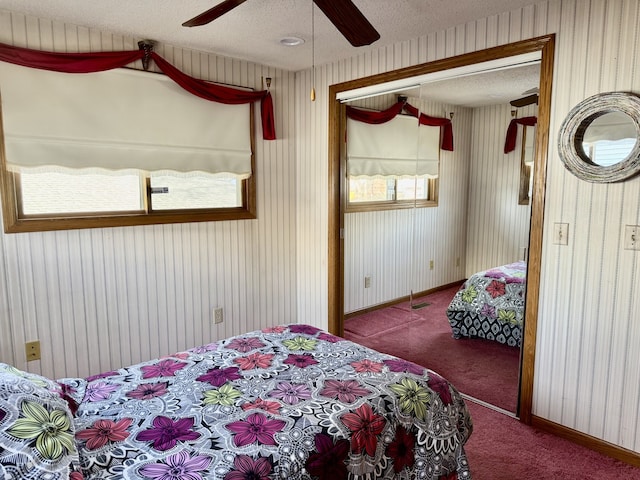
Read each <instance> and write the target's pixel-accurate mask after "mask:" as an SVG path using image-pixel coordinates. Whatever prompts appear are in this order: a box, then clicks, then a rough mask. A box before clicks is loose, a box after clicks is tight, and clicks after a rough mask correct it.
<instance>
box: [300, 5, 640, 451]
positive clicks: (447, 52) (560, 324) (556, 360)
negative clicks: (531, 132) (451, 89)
mask: <svg viewBox="0 0 640 480" xmlns="http://www.w3.org/2000/svg"><path fill="white" fill-rule="evenodd" d="M549 33H556V34H557V37H556V57H555V71H554V79H553V92H552V112H551V125H550V133H551V138H550V142H549V150H548V153H549V165H548V173H547V197H546V199H545V225H544V227H545V230H544V237H543V262H542V277H541V291H540V308H539V319H538V335H537V352H536V365H535V382H534V404H533V413H534V415H536V416H539V417H542V418H545V419H548V420H550V421H553V422H556V423H558V424H560V425H564V426H566V427H569V428H573V429H575V430H578V431H580V432H583V433H586V434H588V435H591V436H594V437H596V438H600V439H603V440H606V441H607V442H610V443H612V444H614V445H618V446H621V447H623V448H626V449H629V450H632V451H636V452H640V435H638V433H637V432H639V431H640V413H639V412H640V408H639V404H640V383H639V382H638V381H637V379H638V378H640V355H638V354H637V351H638V349H640V315H639V314H638V312H639V311H640V308H639V307H640V304H639V302H640V300H638V299H640V276H639V275H638V274H637V273H636V272H637V271H638V269H639V268H640V256H639V255H638V254H637V252H635V251H629V250H624V249H623V238H622V232H623V230H624V225H626V224H629V225H638V224H640V179H638V178H635V179H631V180H628V181H626V182H623V183H620V184H610V185H593V184H589V183H585V182H583V181H580V180H578V179H577V178H575V177H573V176H572V175H571V174H570V173H569V172H568V171H567V170H566V169H565V168H564V167H563V164H562V162H561V161H560V159H559V158H558V154H557V148H556V142H557V132H558V129H559V128H560V124H561V123H562V120H563V119H564V117H565V116H566V115H567V113H568V112H569V110H570V109H571V108H572V107H573V106H575V105H576V104H577V103H578V102H580V101H581V100H583V99H584V98H587V97H588V96H590V95H593V94H596V93H600V92H607V91H632V92H635V93H637V94H640V69H638V60H637V59H638V57H639V56H640V2H638V1H637V0H549V1H543V2H537V3H535V4H533V5H530V6H527V7H524V8H521V9H517V10H513V11H511V12H505V13H503V14H499V15H495V16H491V17H488V18H482V19H478V20H476V21H473V22H469V23H466V24H463V25H459V26H457V27H454V28H450V29H447V30H442V31H438V32H432V33H428V32H425V35H424V36H422V37H419V38H416V39H414V40H411V41H407V42H401V43H397V44H394V45H392V46H389V47H379V48H375V47H373V48H370V49H366V50H363V53H362V54H360V55H358V56H355V57H352V58H349V59H346V60H340V61H336V62H334V63H331V64H329V65H323V66H318V67H316V69H315V78H314V79H311V72H310V71H304V72H300V73H299V74H298V75H297V77H296V87H297V90H298V94H297V101H296V107H297V114H296V115H297V119H298V121H299V134H298V138H299V142H298V143H297V147H296V148H297V151H298V161H299V163H298V170H297V172H296V176H297V178H298V179H299V182H300V183H303V184H304V189H302V190H301V192H300V194H299V196H298V199H299V202H298V212H297V218H298V220H299V222H298V225H297V252H298V258H299V262H298V265H299V267H300V268H299V269H298V271H297V274H298V285H299V291H298V293H299V312H322V315H323V316H324V315H325V313H326V312H327V306H326V303H327V293H326V288H324V285H325V284H326V282H327V278H328V274H327V248H328V240H327V228H326V223H325V222H326V220H325V219H326V218H327V211H326V209H327V207H326V206H327V194H328V192H327V182H326V178H327V171H328V165H327V151H328V146H327V143H328V141H327V131H326V123H327V118H328V107H327V105H328V99H327V89H328V86H329V85H331V84H334V83H339V82H344V81H348V80H352V79H354V78H359V77H364V76H368V75H372V74H376V73H381V72H385V71H390V70H394V69H397V68H401V67H406V66H410V65H415V64H419V63H424V62H428V61H432V60H436V59H441V58H445V57H450V56H454V55H457V54H461V53H466V52H471V51H476V50H480V49H483V48H487V47H492V46H495V45H499V44H506V43H509V42H514V41H518V40H523V39H528V38H533V37H536V36H540V35H545V34H549ZM312 84H313V85H315V88H316V92H318V96H317V100H316V101H315V102H314V103H311V102H310V101H309V96H308V92H309V89H310V88H311V85H312ZM555 222H562V223H568V224H569V235H570V238H569V245H568V246H559V245H554V244H553V242H552V236H551V233H552V227H553V224H554V223H555Z"/></svg>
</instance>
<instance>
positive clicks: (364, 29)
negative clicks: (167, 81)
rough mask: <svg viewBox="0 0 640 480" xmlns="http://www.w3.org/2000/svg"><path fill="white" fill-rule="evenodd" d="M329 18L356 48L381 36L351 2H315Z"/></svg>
mask: <svg viewBox="0 0 640 480" xmlns="http://www.w3.org/2000/svg"><path fill="white" fill-rule="evenodd" d="M245 1H246V0H223V1H222V2H220V3H219V4H218V5H216V6H215V7H213V8H210V9H209V10H207V11H205V12H202V13H201V14H200V15H197V16H195V17H193V18H192V19H191V20H187V21H186V22H184V23H183V24H182V26H183V27H198V26H201V25H206V24H207V23H210V22H212V21H214V20H215V19H216V18H218V17H221V16H222V15H224V14H225V13H227V12H229V11H231V10H233V9H234V8H236V7H237V6H239V5H241V4H243V3H244V2H245ZM313 2H314V3H315V4H316V5H317V6H318V8H319V9H320V10H322V12H323V13H324V14H325V15H326V16H327V18H328V19H329V20H330V21H331V23H333V24H334V25H335V27H336V28H337V29H338V30H339V31H340V33H342V35H344V37H345V38H346V39H347V40H348V41H349V43H350V44H351V45H353V46H354V47H362V46H364V45H371V44H372V43H373V42H375V41H376V40H378V39H379V38H380V34H379V33H378V32H377V31H376V29H375V28H373V25H371V23H369V20H367V19H366V17H365V16H364V15H363V14H362V12H361V11H360V10H358V7H356V6H355V5H354V4H353V2H352V1H351V0H339V1H336V0H313Z"/></svg>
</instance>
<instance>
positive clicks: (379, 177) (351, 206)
mask: <svg viewBox="0 0 640 480" xmlns="http://www.w3.org/2000/svg"><path fill="white" fill-rule="evenodd" d="M439 142H440V128H438V127H429V126H418V122H417V119H416V118H415V117H412V116H404V115H398V116H396V117H395V118H394V119H393V120H390V121H388V122H386V123H383V124H377V125H375V124H374V125H372V124H367V123H364V122H358V121H355V120H352V119H348V120H347V191H348V198H347V211H363V210H387V209H397V208H411V207H414V206H423V207H426V206H436V205H437V200H438V172H439V160H440V159H439V157H440V147H439Z"/></svg>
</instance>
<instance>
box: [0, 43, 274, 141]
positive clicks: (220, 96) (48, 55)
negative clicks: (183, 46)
mask: <svg viewBox="0 0 640 480" xmlns="http://www.w3.org/2000/svg"><path fill="white" fill-rule="evenodd" d="M144 56H145V52H144V51H143V50H132V51H123V52H95V53H56V52H41V51H37V50H30V49H27V48H21V47H15V46H12V45H6V44H3V43H0V61H3V62H9V63H14V64H17V65H22V66H24V67H31V68H40V69H43V70H52V71H55V72H63V73H92V72H100V71H104V70H111V69H113V68H118V67H124V66H125V65H127V64H129V63H131V62H134V61H136V60H141V59H142V58H144ZM151 58H153V60H154V61H155V62H156V65H158V68H160V70H162V71H163V73H164V74H165V75H167V76H168V77H169V78H171V79H172V80H173V81H174V82H176V83H177V84H178V85H180V86H181V87H182V88H184V89H185V90H187V91H188V92H189V93H191V94H193V95H197V96H199V97H201V98H204V99H205V100H210V101H212V102H218V103H224V104H231V105H237V104H241V103H251V102H255V101H257V100H260V101H261V108H260V110H261V117H262V138H263V139H264V140H275V139H276V131H275V118H274V113H273V99H272V98H271V93H270V92H269V91H268V90H263V91H259V92H253V91H246V90H240V89H236V88H231V87H225V86H222V85H215V84H212V83H209V82H206V81H204V80H198V79H196V78H193V77H190V76H189V75H186V74H184V73H182V72H181V71H180V70H178V69H177V68H175V67H174V66H173V65H171V64H170V63H169V62H167V61H166V60H164V59H163V58H162V57H160V55H158V54H157V53H155V52H151Z"/></svg>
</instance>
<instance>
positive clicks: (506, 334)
mask: <svg viewBox="0 0 640 480" xmlns="http://www.w3.org/2000/svg"><path fill="white" fill-rule="evenodd" d="M526 275H527V265H526V263H525V262H523V261H519V262H515V263H511V264H509V265H503V266H501V267H496V268H492V269H490V270H486V271H483V272H478V273H476V274H474V275H472V276H471V277H470V278H469V279H468V280H467V281H466V282H465V283H464V285H462V287H461V288H460V290H459V291H458V292H457V293H456V295H455V297H454V298H453V300H452V301H451V304H450V305H449V308H448V309H447V317H448V319H449V323H450V324H451V329H452V331H453V337H454V338H462V337H479V338H485V339H488V340H495V341H498V342H500V343H504V344H507V345H511V346H517V347H519V346H520V345H521V344H522V322H523V319H524V296H525V280H526Z"/></svg>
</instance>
